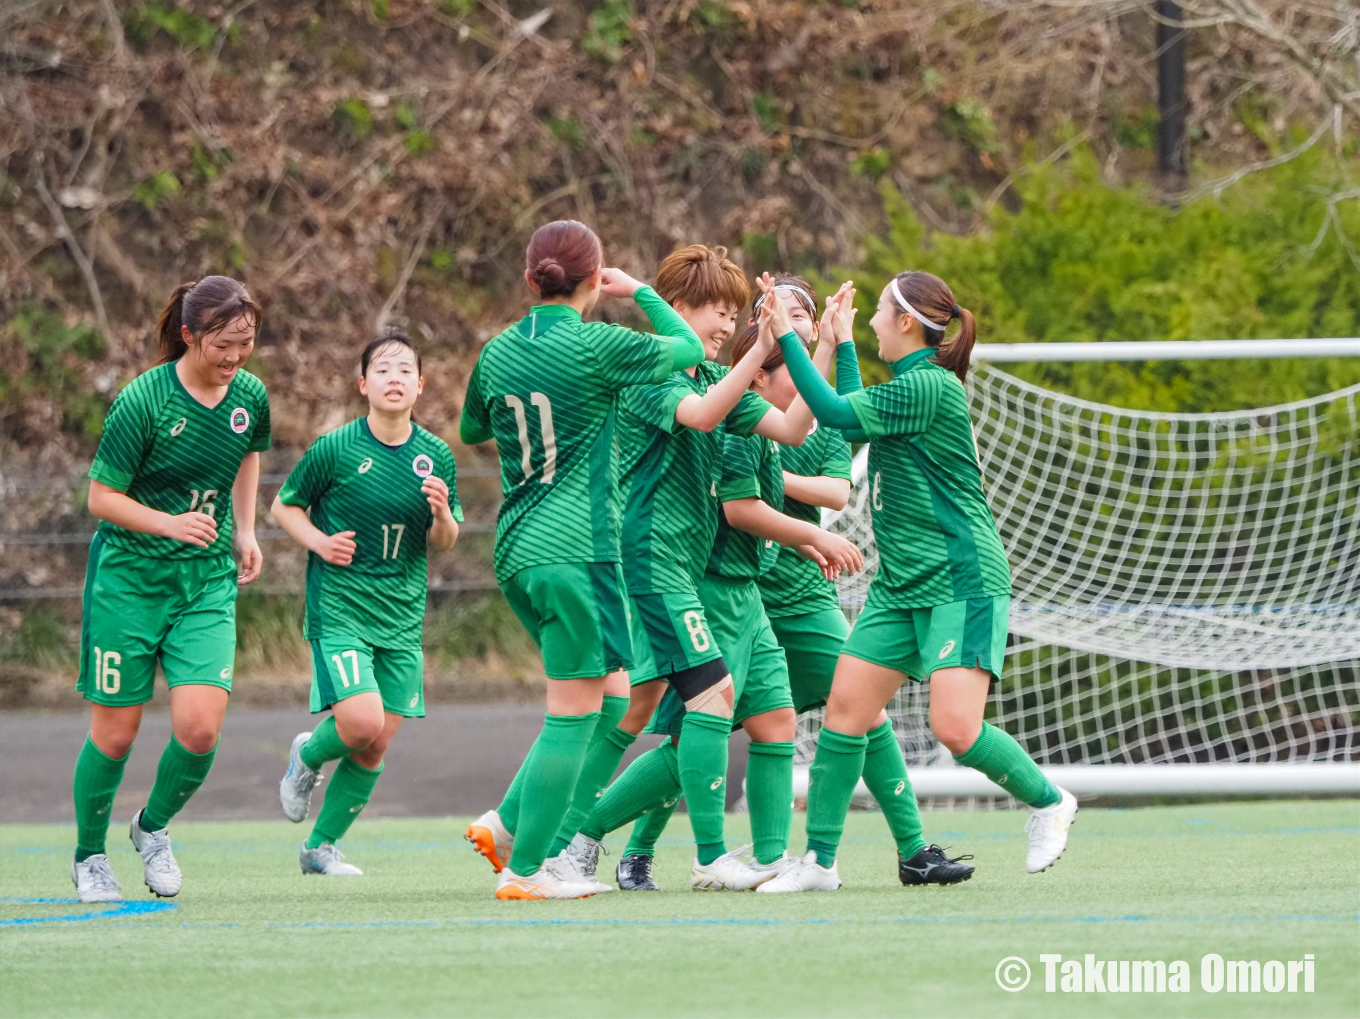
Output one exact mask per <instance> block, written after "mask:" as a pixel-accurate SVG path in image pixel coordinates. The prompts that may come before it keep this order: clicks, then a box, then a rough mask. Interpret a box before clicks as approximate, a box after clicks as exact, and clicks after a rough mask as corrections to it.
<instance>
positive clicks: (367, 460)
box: [359, 456, 373, 474]
mask: <svg viewBox="0 0 1360 1019" xmlns="http://www.w3.org/2000/svg"><path fill="white" fill-rule="evenodd" d="M372 466H373V458H372V457H371V456H366V457H364V462H363V463H361V464H360V465H359V473H360V474H367V473H368V469H369V468H370V467H372Z"/></svg>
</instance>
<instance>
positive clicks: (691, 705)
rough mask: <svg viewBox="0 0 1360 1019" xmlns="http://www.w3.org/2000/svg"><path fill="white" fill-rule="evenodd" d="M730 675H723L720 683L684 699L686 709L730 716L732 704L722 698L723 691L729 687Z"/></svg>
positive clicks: (720, 716)
mask: <svg viewBox="0 0 1360 1019" xmlns="http://www.w3.org/2000/svg"><path fill="white" fill-rule="evenodd" d="M731 687H732V677H731V676H724V677H723V678H722V681H721V682H720V683H717V684H716V685H714V686H710V687H709V688H708V689H707V690H705V691H704V692H703V693H701V694H697V695H696V696H694V697H691V698H690V699H689V700H687V701H685V710H686V711H697V712H700V713H701V714H705V715H717V716H718V717H719V718H731V717H732V706H731V705H730V704H728V703H727V701H725V700H723V691H724V690H728V689H731Z"/></svg>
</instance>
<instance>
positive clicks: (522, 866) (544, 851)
mask: <svg viewBox="0 0 1360 1019" xmlns="http://www.w3.org/2000/svg"><path fill="white" fill-rule="evenodd" d="M599 720H600V713H599V712H598V711H592V712H591V713H590V714H588V715H547V716H545V717H544V719H543V731H542V732H540V733H539V734H538V739H537V740H535V741H534V748H533V749H532V750H531V751H529V757H528V758H527V759H526V760H525V762H524V765H523V767H521V768H520V772H521V774H522V775H523V778H524V781H523V783H522V785H521V791H520V804H519V817H518V818H517V820H516V824H515V851H514V854H513V855H512V856H511V857H510V869H511V870H512V871H514V872H515V873H516V874H518V875H520V876H521V877H528V876H529V875H530V874H536V873H538V870H539V868H540V867H542V866H543V861H544V860H545V859H546V858H547V855H548V849H549V847H551V846H552V842H553V839H554V838H555V837H556V835H557V830H558V829H559V828H561V827H562V819H563V818H564V817H566V816H567V809H568V808H569V807H570V806H571V799H572V794H573V793H574V792H575V791H576V783H577V782H578V781H579V780H580V778H581V766H582V764H583V763H584V762H585V756H586V748H587V747H588V746H589V745H590V737H591V736H592V734H593V733H594V732H595V726H596V723H598V722H599Z"/></svg>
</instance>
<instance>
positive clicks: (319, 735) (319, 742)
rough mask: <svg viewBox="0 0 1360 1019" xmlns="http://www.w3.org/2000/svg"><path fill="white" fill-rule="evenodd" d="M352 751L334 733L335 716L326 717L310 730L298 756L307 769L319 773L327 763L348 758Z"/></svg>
mask: <svg viewBox="0 0 1360 1019" xmlns="http://www.w3.org/2000/svg"><path fill="white" fill-rule="evenodd" d="M352 750H354V748H353V747H347V746H345V743H344V741H343V740H342V739H341V738H340V736H339V734H338V733H337V732H336V731H335V716H334V715H327V716H326V717H325V718H323V719H322V720H321V724H320V725H318V726H317V727H316V728H315V729H314V730H312V736H311V738H310V739H309V740H307V742H306V743H304V744H302V749H301V750H299V751H298V756H299V757H301V758H302V763H303V764H305V765H307V767H309V768H311V769H312V770H313V771H320V770H321V766H322V765H323V764H325V763H326V762H327V761H338V760H339V759H340V758H342V757H348V756H349V754H350V752H351V751H352Z"/></svg>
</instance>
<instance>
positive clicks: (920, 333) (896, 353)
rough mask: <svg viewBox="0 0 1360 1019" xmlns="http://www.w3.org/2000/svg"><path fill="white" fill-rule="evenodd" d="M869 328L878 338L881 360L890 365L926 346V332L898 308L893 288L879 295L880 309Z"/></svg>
mask: <svg viewBox="0 0 1360 1019" xmlns="http://www.w3.org/2000/svg"><path fill="white" fill-rule="evenodd" d="M869 328H870V329H872V330H873V331H874V335H875V336H877V337H878V356H879V358H880V359H881V360H883V361H885V362H886V363H888V364H892V363H893V362H894V361H899V360H901V359H902V358H904V357H906V356H907V355H908V354H910V353H911V352H912V351H913V350H915V349H916V348H917V347H922V346H925V330H923V329H922V328H921V326H920V324H919V323H918V322H917V321H916V320H915V319H914V318H913V317H912V316H910V315H908V314H907V313H906V312H904V311H903V310H902V309H901V308H900V307H899V306H898V304H897V302H896V301H895V300H894V299H893V295H892V289H891V287H884V288H883V293H881V294H879V295H878V308H877V309H875V311H874V317H873V318H871V319H869Z"/></svg>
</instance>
